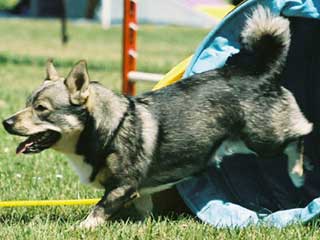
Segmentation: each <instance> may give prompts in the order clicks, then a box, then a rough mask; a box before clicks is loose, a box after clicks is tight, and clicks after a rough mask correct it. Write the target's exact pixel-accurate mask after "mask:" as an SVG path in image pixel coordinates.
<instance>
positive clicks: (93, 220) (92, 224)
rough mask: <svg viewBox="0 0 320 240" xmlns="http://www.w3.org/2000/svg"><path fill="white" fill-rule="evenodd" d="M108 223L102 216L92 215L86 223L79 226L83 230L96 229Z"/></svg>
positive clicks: (83, 222)
mask: <svg viewBox="0 0 320 240" xmlns="http://www.w3.org/2000/svg"><path fill="white" fill-rule="evenodd" d="M105 222H106V220H105V218H103V217H101V216H93V214H90V215H89V216H88V217H87V218H86V219H85V220H84V221H82V222H81V223H80V225H79V227H80V228H82V229H94V228H96V227H98V226H100V225H102V224H104V223H105Z"/></svg>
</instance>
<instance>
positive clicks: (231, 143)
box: [211, 138, 255, 168]
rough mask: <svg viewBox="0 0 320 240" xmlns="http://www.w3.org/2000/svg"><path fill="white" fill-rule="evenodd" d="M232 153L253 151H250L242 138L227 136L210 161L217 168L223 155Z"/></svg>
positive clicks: (251, 152)
mask: <svg viewBox="0 0 320 240" xmlns="http://www.w3.org/2000/svg"><path fill="white" fill-rule="evenodd" d="M233 154H255V152H253V151H251V150H250V149H249V148H248V147H247V146H246V144H245V143H244V142H243V141H242V140H240V139H231V138H228V139H226V140H224V141H223V142H222V143H221V144H220V146H219V147H218V149H217V150H216V151H215V153H214V155H213V157H212V158H211V162H213V163H214V164H215V165H216V167H218V168H219V167H220V164H221V162H222V160H223V157H225V156H231V155H233Z"/></svg>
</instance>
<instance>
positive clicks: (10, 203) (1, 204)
mask: <svg viewBox="0 0 320 240" xmlns="http://www.w3.org/2000/svg"><path fill="white" fill-rule="evenodd" d="M99 200H100V199H98V198H92V199H72V200H34V201H33V200H21V201H0V207H38V206H73V205H94V204H96V203H97V202H98V201H99Z"/></svg>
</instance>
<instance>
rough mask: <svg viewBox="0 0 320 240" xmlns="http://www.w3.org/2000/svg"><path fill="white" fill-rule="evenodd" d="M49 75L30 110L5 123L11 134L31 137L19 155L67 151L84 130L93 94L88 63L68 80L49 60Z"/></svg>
mask: <svg viewBox="0 0 320 240" xmlns="http://www.w3.org/2000/svg"><path fill="white" fill-rule="evenodd" d="M46 73H47V74H46V78H45V81H44V82H43V84H42V85H41V86H40V87H38V88H37V89H36V90H35V91H34V92H33V93H32V94H31V95H30V97H29V98H28V99H27V102H26V107H25V108H24V109H22V110H21V111H19V112H17V113H16V114H14V115H13V116H11V117H9V118H7V119H6V120H4V121H3V126H4V128H5V129H6V130H7V132H9V133H10V134H14V135H19V136H24V137H27V139H26V140H25V141H23V142H22V143H20V144H19V145H18V147H17V150H16V151H17V153H38V152H41V151H43V150H45V149H47V148H50V147H53V148H55V147H56V148H57V149H58V150H59V148H60V150H61V149H63V148H67V147H68V146H66V145H68V144H69V145H70V144H72V142H75V141H76V139H75V140H73V138H77V137H79V135H80V133H81V131H82V130H83V128H84V125H85V121H86V118H87V112H88V109H87V108H88V107H87V106H88V99H89V92H90V89H89V82H90V80H89V75H88V71H87V66H86V62H85V61H80V62H78V63H77V64H76V65H75V66H74V67H73V69H72V70H71V72H70V73H69V75H68V76H67V77H66V78H65V79H64V78H61V77H60V76H59V75H58V72H57V71H56V69H55V67H54V66H53V63H52V60H48V62H47V66H46Z"/></svg>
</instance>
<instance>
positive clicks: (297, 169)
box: [284, 138, 304, 187]
mask: <svg viewBox="0 0 320 240" xmlns="http://www.w3.org/2000/svg"><path fill="white" fill-rule="evenodd" d="M284 153H285V154H286V155H287V156H288V174H289V176H290V178H291V181H292V183H293V184H294V185H295V186H296V187H301V186H303V184H304V175H303V158H304V156H303V139H302V138H299V139H298V140H296V141H294V142H291V143H289V144H288V145H287V147H286V148H285V150H284Z"/></svg>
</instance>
